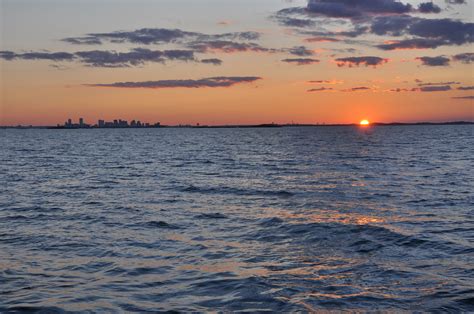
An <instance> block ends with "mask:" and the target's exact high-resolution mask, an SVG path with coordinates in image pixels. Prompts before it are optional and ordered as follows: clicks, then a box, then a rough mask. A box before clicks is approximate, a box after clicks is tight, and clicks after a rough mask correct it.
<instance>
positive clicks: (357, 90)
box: [341, 86, 371, 92]
mask: <svg viewBox="0 0 474 314" xmlns="http://www.w3.org/2000/svg"><path fill="white" fill-rule="evenodd" d="M367 90H371V88H370V87H367V86H359V87H352V88H347V89H341V91H342V92H362V91H367Z"/></svg>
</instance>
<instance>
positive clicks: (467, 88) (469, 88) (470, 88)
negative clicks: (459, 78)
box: [457, 86, 474, 90]
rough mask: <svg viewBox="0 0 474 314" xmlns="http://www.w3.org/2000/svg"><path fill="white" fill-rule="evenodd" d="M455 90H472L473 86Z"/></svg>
mask: <svg viewBox="0 0 474 314" xmlns="http://www.w3.org/2000/svg"><path fill="white" fill-rule="evenodd" d="M457 89H459V90H474V86H460V87H458V88H457Z"/></svg>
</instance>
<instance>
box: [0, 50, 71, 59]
mask: <svg viewBox="0 0 474 314" xmlns="http://www.w3.org/2000/svg"><path fill="white" fill-rule="evenodd" d="M74 58H75V55H74V54H72V53H69V52H26V53H15V52H13V51H0V59H4V60H8V61H11V60H15V59H22V60H49V61H71V60H73V59H74Z"/></svg>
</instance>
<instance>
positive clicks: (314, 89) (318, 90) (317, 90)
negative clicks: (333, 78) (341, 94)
mask: <svg viewBox="0 0 474 314" xmlns="http://www.w3.org/2000/svg"><path fill="white" fill-rule="evenodd" d="M332 90H334V89H333V88H332V87H319V88H311V89H308V92H309V93H313V92H325V91H332Z"/></svg>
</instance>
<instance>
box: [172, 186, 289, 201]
mask: <svg viewBox="0 0 474 314" xmlns="http://www.w3.org/2000/svg"><path fill="white" fill-rule="evenodd" d="M179 191H181V192H187V193H200V194H231V195H240V196H262V197H264V196H274V197H280V198H289V197H292V196H294V195H295V194H294V193H292V192H290V191H285V190H277V191H274V190H254V189H239V188H231V187H219V188H215V187H197V186H194V185H191V186H188V187H186V188H181V189H179Z"/></svg>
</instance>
